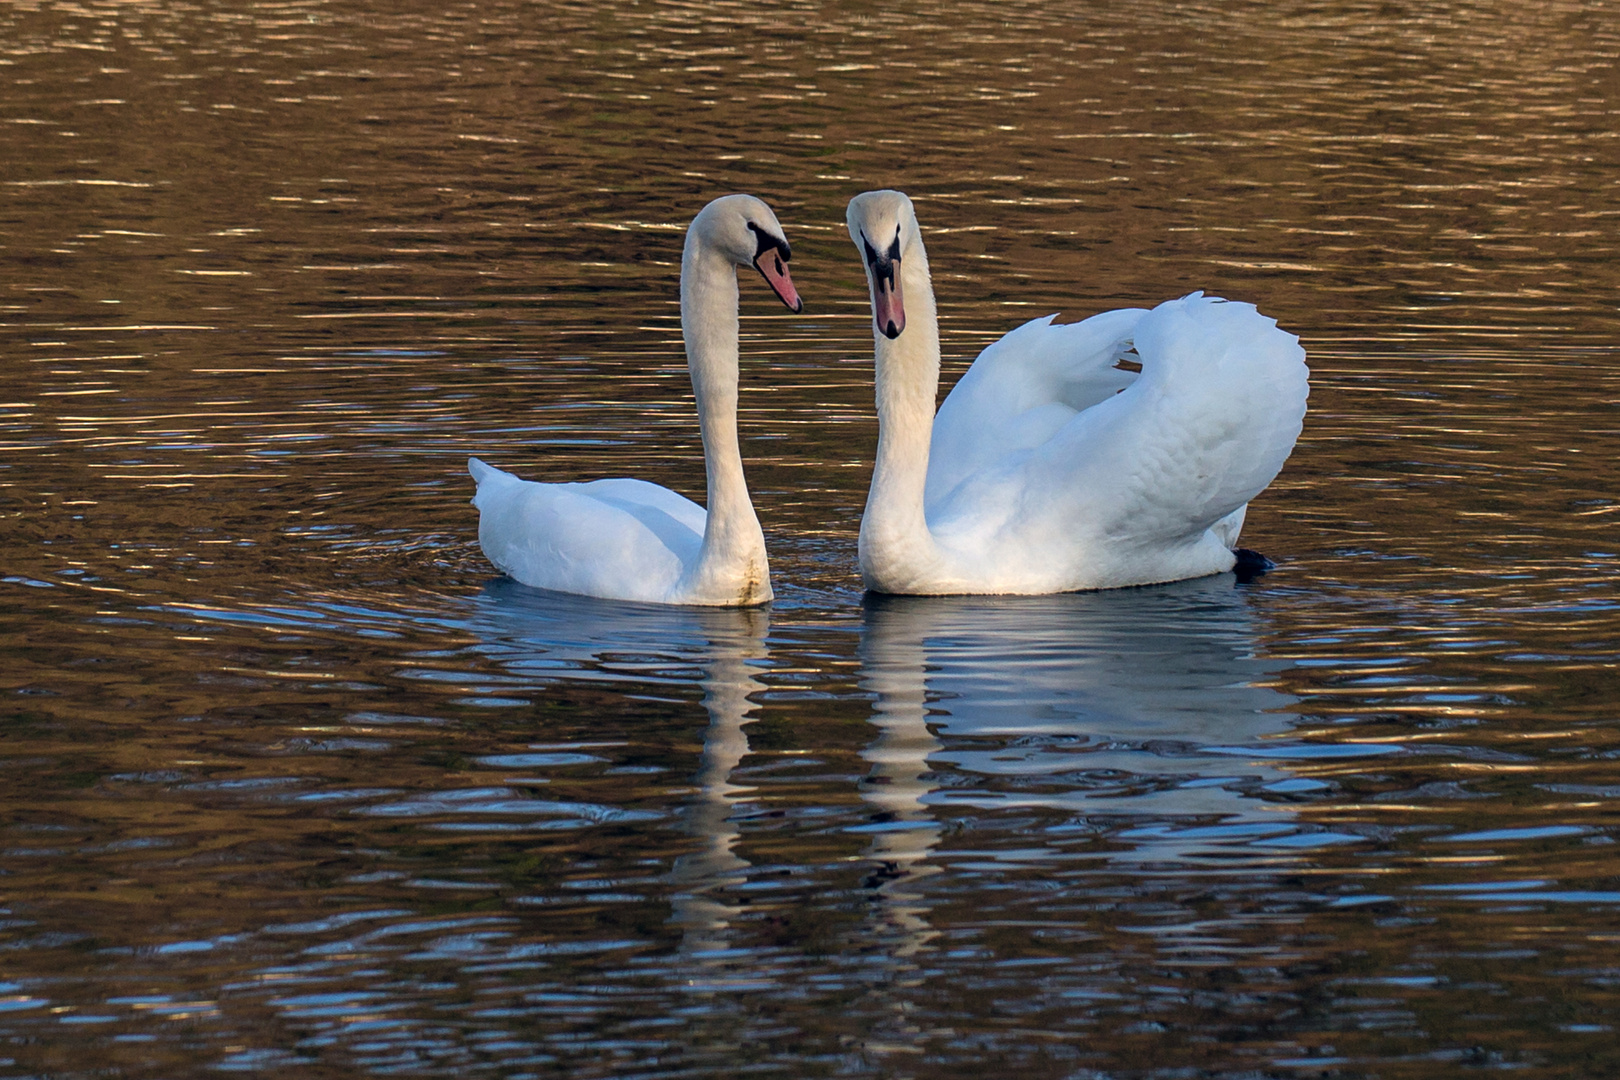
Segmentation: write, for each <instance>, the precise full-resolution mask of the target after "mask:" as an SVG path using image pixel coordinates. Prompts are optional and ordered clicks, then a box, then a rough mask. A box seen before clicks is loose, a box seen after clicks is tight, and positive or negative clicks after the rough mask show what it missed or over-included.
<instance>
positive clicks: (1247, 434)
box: [848, 191, 1309, 594]
mask: <svg viewBox="0 0 1620 1080" xmlns="http://www.w3.org/2000/svg"><path fill="white" fill-rule="evenodd" d="M848 221H849V232H850V237H851V239H853V240H854V241H855V245H856V247H857V248H859V249H861V251H862V253H863V261H864V262H865V264H866V272H867V280H868V284H869V285H870V287H871V295H872V306H873V314H874V322H875V334H874V340H875V343H876V364H877V407H878V428H879V434H878V449H877V463H876V467H875V469H874V471H873V475H872V487H871V491H870V493H869V494H868V496H867V501H866V512H865V514H864V515H863V516H862V518H861V535H860V566H861V576H862V577H863V578H864V579H865V582H866V586H867V588H869V589H872V590H875V591H878V592H888V593H921V594H947V593H1023V594H1036V593H1054V592H1069V591H1074V590H1079V589H1107V588H1117V587H1120V586H1126V585H1147V584H1153V583H1157V582H1163V581H1175V580H1179V579H1182V578H1191V577H1199V576H1202V575H1205V574H1216V573H1222V572H1224V571H1227V570H1231V569H1232V568H1233V565H1234V563H1235V562H1236V561H1237V556H1236V554H1235V553H1234V551H1233V548H1234V546H1235V544H1236V542H1237V537H1238V532H1239V530H1240V529H1241V528H1242V526H1243V515H1244V511H1245V509H1246V507H1247V504H1248V502H1249V500H1250V499H1252V498H1254V497H1255V496H1256V495H1258V494H1259V493H1260V492H1261V491H1263V490H1264V489H1265V487H1266V485H1267V484H1269V483H1271V481H1272V478H1274V477H1275V476H1276V475H1277V472H1278V470H1279V469H1281V468H1282V464H1283V462H1284V461H1285V460H1286V459H1287V457H1288V454H1289V452H1290V451H1291V450H1292V449H1293V446H1294V440H1295V439H1296V438H1297V437H1298V435H1299V431H1300V425H1301V422H1302V421H1303V418H1304V415H1305V399H1306V396H1307V394H1308V393H1309V386H1308V383H1307V378H1308V374H1309V373H1308V371H1307V369H1306V367H1305V353H1304V350H1302V349H1301V348H1300V347H1299V341H1298V339H1297V338H1295V337H1294V336H1293V335H1291V334H1287V333H1284V332H1283V331H1281V330H1279V329H1277V324H1276V322H1275V321H1274V320H1272V319H1268V318H1266V317H1265V316H1263V315H1261V314H1259V313H1258V312H1257V311H1255V309H1254V307H1253V306H1251V305H1249V304H1237V303H1228V302H1227V301H1224V300H1220V299H1217V298H1215V297H1206V296H1203V295H1202V294H1200V293H1194V294H1192V295H1191V296H1186V297H1183V298H1181V299H1179V300H1171V301H1169V302H1167V303H1164V304H1160V305H1159V306H1158V307H1156V308H1154V309H1153V310H1152V311H1144V310H1141V309H1137V308H1131V309H1124V310H1119V311H1109V312H1105V313H1103V314H1101V315H1096V316H1093V317H1092V318H1090V319H1087V320H1085V321H1084V322H1081V323H1075V324H1073V325H1068V326H1054V325H1053V324H1052V317H1050V316H1048V317H1047V318H1044V319H1036V320H1034V321H1033V322H1029V323H1025V324H1024V325H1023V326H1021V327H1019V328H1018V329H1016V330H1014V331H1012V332H1011V333H1010V334H1008V335H1007V336H1006V337H1004V338H1002V339H1001V340H1000V341H998V342H996V343H994V344H993V345H991V346H990V347H989V348H987V349H985V350H984V352H983V353H981V354H980V356H979V358H978V360H977V361H976V362H975V363H974V364H973V366H972V368H970V369H969V370H968V372H967V374H966V375H964V376H963V377H962V379H961V381H959V382H958V383H957V385H956V386H955V388H953V389H952V391H951V393H950V396H949V397H947V398H946V400H945V403H944V404H943V405H942V406H940V409H939V414H938V415H937V416H936V415H934V400H935V395H936V393H937V391H938V387H939V327H938V322H937V319H936V316H935V309H934V293H933V286H932V284H931V282H930V278H929V273H928V255H927V252H926V251H925V250H924V248H923V243H922V235H921V233H920V231H919V229H918V227H917V219H916V216H915V213H914V211H913V210H912V206H911V200H910V199H908V198H906V196H904V195H903V194H901V193H900V192H897V191H874V192H867V193H865V194H863V195H858V196H856V197H855V199H854V200H853V201H851V203H850V205H849V217H848ZM1132 349H1134V352H1135V355H1134V356H1132V355H1131V350H1132ZM1121 359H1133V360H1140V364H1141V372H1140V373H1137V372H1136V371H1132V370H1124V369H1122V368H1121V367H1119V366H1117V365H1118V364H1119V361H1120V360H1121Z"/></svg>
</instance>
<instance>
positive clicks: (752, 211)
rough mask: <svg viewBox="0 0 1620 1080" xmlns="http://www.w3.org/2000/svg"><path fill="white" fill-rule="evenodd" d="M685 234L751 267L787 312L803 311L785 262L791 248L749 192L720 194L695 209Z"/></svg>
mask: <svg viewBox="0 0 1620 1080" xmlns="http://www.w3.org/2000/svg"><path fill="white" fill-rule="evenodd" d="M687 235H688V237H690V238H692V239H695V240H697V241H699V242H701V243H702V244H703V245H704V246H706V247H709V248H712V249H714V250H715V251H718V252H720V254H722V255H724V256H725V257H726V258H728V259H730V260H731V261H732V262H733V263H735V264H736V265H738V266H752V267H753V268H754V269H756V270H758V271H759V272H760V274H761V275H762V276H763V277H764V278H765V282H766V284H768V285H769V286H770V287H771V289H772V290H773V291H774V292H775V293H776V295H777V297H778V298H780V299H781V301H782V303H784V304H786V305H787V307H788V310H789V311H792V312H794V313H795V314H797V313H798V312H800V311H803V310H804V301H803V300H800V299H799V290H798V289H795V288H794V287H793V278H792V276H791V275H789V273H788V261H789V260H790V259H792V258H793V249H792V248H790V247H788V242H787V237H786V236H785V235H783V233H782V226H781V225H780V224H779V223H778V222H777V220H776V215H775V214H773V213H771V208H770V207H768V206H766V205H765V204H764V202H762V201H761V200H759V199H756V198H754V197H753V196H752V195H722V196H721V197H720V198H718V199H716V200H714V201H713V202H711V203H710V204H709V205H708V206H705V207H704V208H703V209H702V210H700V211H698V216H697V217H695V218H693V219H692V225H691V227H690V228H689V229H688V230H687Z"/></svg>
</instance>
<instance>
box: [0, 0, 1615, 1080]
mask: <svg viewBox="0 0 1620 1080" xmlns="http://www.w3.org/2000/svg"><path fill="white" fill-rule="evenodd" d="M1072 7H1073V6H1072V5H1046V4H1036V3H1027V4H1025V3H1012V2H998V3H984V4H975V3H933V4H928V5H904V6H902V5H887V6H886V5H871V4H863V5H847V4H808V3H783V4H770V5H733V4H726V3H711V4H682V3H673V2H671V3H658V4H653V3H642V4H636V3H631V2H628V0H624V2H620V3H615V4H589V5H585V4H581V5H568V4H526V3H525V4H518V3H499V2H486V3H479V4H470V3H463V4H453V5H445V4H439V3H436V4H426V3H417V2H414V0H407V2H403V3H394V4H389V5H366V4H361V3H339V2H322V0H288V2H285V3H278V4H253V5H249V4H246V3H240V2H234V0H219V2H210V3H203V4H192V5H171V4H159V3H156V2H151V3H141V2H125V3H116V4H114V3H110V2H99V0H84V2H82V3H65V2H64V3H56V2H48V0H33V2H19V3H13V4H11V5H8V6H7V7H5V8H4V9H3V10H0V86H3V87H4V92H3V93H0V260H3V261H0V265H3V266H4V268H5V269H4V274H3V275H0V350H3V353H0V355H3V356H4V364H3V366H0V446H3V453H0V515H3V517H4V522H5V524H4V532H3V536H4V546H3V548H0V558H3V563H0V578H3V582H0V650H3V653H0V655H3V657H4V663H3V666H0V694H3V695H4V702H5V704H4V707H3V709H0V725H3V726H0V777H3V782H0V806H3V813H0V1069H3V1071H4V1073H5V1075H16V1076H46V1075H49V1076H56V1077H69V1076H88V1075H91V1074H95V1075H99V1076H108V1075H116V1076H178V1075H229V1074H231V1073H233V1072H235V1073H254V1074H264V1075H277V1074H278V1073H279V1074H284V1075H295V1074H296V1075H301V1076H351V1075H397V1074H405V1075H412V1074H415V1075H444V1074H446V1073H449V1072H451V1071H452V1070H453V1071H456V1072H458V1073H461V1074H465V1075H489V1076H502V1077H518V1076H523V1075H533V1076H572V1077H590V1076H614V1077H621V1076H646V1077H664V1076H670V1077H673V1076H693V1075H700V1076H728V1077H729V1076H739V1075H745V1074H746V1075H755V1074H757V1075H780V1076H788V1077H800V1076H830V1075H850V1076H885V1077H889V1076H893V1077H903V1076H916V1075H933V1076H961V1077H978V1076H986V1075H1003V1074H1005V1073H1006V1072H1007V1071H1008V1070H1009V1069H1016V1070H1019V1071H1020V1073H1021V1074H1022V1075H1027V1076H1030V1077H1054V1078H1057V1077H1070V1078H1073V1077H1084V1078H1099V1077H1110V1078H1125V1077H1131V1078H1135V1077H1167V1078H1168V1077H1190V1076H1221V1077H1227V1076H1230V1077H1238V1076H1245V1077H1253V1076H1279V1077H1287V1076H1312V1075H1327V1074H1336V1075H1343V1076H1356V1077H1360V1076H1374V1075H1376V1076H1380V1077H1452V1076H1456V1075H1469V1074H1472V1073H1473V1072H1477V1071H1489V1070H1496V1069H1513V1070H1516V1071H1517V1072H1518V1073H1519V1074H1520V1075H1528V1076H1537V1077H1541V1076H1545V1077H1573V1076H1581V1077H1587V1076H1590V1077H1606V1076H1611V1075H1614V1074H1615V1072H1616V1071H1620V1060H1617V1057H1620V1055H1617V1053H1616V1049H1615V1047H1616V1046H1617V1045H1620V1044H1617V1041H1616V1037H1615V1033H1614V1030H1613V1028H1614V1023H1615V1021H1614V1020H1613V1017H1614V1016H1615V1013H1616V1002H1615V996H1614V995H1615V989H1616V987H1617V986H1620V921H1617V919H1620V882H1617V876H1620V872H1617V866H1620V863H1617V861H1616V855H1615V850H1616V849H1615V846H1614V841H1615V838H1616V818H1615V811H1614V807H1615V800H1616V799H1617V798H1620V766H1617V765H1616V758H1617V756H1620V738H1617V732H1616V725H1615V713H1614V708H1613V701H1614V699H1615V696H1616V690H1617V676H1616V671H1617V664H1620V645H1617V643H1616V641H1617V635H1616V629H1617V626H1620V618H1617V616H1616V601H1615V597H1616V594H1615V587H1614V583H1613V582H1614V568H1615V564H1616V559H1617V558H1620V548H1617V547H1616V543H1617V539H1616V531H1617V529H1620V520H1617V518H1620V505H1617V503H1616V492H1615V490H1614V486H1613V482H1612V462H1613V461H1614V459H1615V456H1616V451H1617V449H1620V423H1617V420H1616V416H1617V413H1616V409H1617V407H1620V378H1617V375H1616V364H1615V360H1616V353H1615V340H1616V329H1617V321H1620V320H1617V314H1616V307H1615V303H1616V302H1615V296H1616V295H1617V294H1620V288H1617V286H1620V269H1616V267H1617V265H1620V263H1617V262H1616V259H1615V255H1616V244H1615V240H1614V236H1615V218H1616V216H1617V215H1620V210H1616V209H1615V206H1614V201H1615V200H1614V194H1615V186H1614V181H1613V177H1614V176H1615V175H1616V168H1617V166H1620V160H1617V159H1620V152H1617V151H1620V147H1617V140H1616V138H1615V135H1614V130H1615V116H1616V108H1617V104H1616V103H1617V101H1620V67H1617V58H1620V36H1617V34H1616V31H1615V29H1614V27H1613V20H1612V19H1610V18H1608V17H1607V16H1608V12H1607V11H1606V9H1605V6H1604V5H1601V4H1598V5H1592V4H1577V3H1572V2H1557V0H1554V2H1550V3H1546V4H1541V5H1534V6H1527V5H1497V4H1486V3H1472V4H1470V3H1461V2H1457V3H1444V2H1434V3H1426V4H1419V5H1406V6H1404V7H1400V6H1387V5H1386V6H1380V5H1374V4H1355V3H1347V4H1342V5H1324V4H1288V5H1281V6H1277V7H1274V8H1269V9H1267V10H1266V11H1265V12H1264V13H1262V12H1260V11H1258V10H1257V9H1254V8H1253V7H1252V6H1250V5H1241V4H1236V3H1226V2H1217V3H1204V4H1193V5H1171V4H1166V3H1160V2H1156V0H1147V2H1142V3H1135V4H1129V5H1113V4H1102V5H1096V6H1095V8H1096V9H1095V10H1091V11H1079V10H1075V11H1073V12H1071V11H1069V10H1068V9H1070V8H1072ZM876 186H899V187H903V188H905V189H906V190H908V191H909V192H910V193H911V195H912V196H913V197H914V198H915V199H916V201H917V205H918V210H919V216H920V217H921V219H922V224H923V227H924V230H925V235H926V236H927V238H928V243H929V250H930V255H931V258H932V262H933V264H934V269H935V279H936V286H937V288H938V291H939V295H940V303H941V313H942V326H943V331H942V333H943V338H944V348H945V351H946V354H947V355H946V373H945V378H946V383H947V385H948V384H949V383H950V382H951V381H953V380H954V378H955V377H956V376H957V375H958V374H959V373H960V372H961V370H963V368H964V367H965V365H966V363H967V362H968V361H970V360H971V358H972V357H973V355H975V354H976V352H977V350H978V349H979V348H980V347H981V346H982V345H983V344H984V343H985V342H987V341H989V340H992V339H993V338H994V337H996V336H998V335H999V334H1001V333H1003V332H1004V331H1005V330H1006V329H1008V328H1009V327H1010V326H1012V325H1015V324H1016V323H1017V322H1019V321H1021V320H1022V319H1024V318H1027V317H1032V316H1036V315H1042V314H1045V313H1047V312H1049V311H1053V310H1059V311H1062V312H1064V313H1065V316H1066V317H1071V318H1078V317H1083V316H1085V315H1087V314H1090V313H1092V312H1094V311H1096V310H1099V309H1101V308H1106V307H1113V306H1123V305H1140V304H1143V303H1150V302H1153V301H1156V300H1159V299H1163V298H1166V297H1169V296H1173V295H1177V294H1179V293H1181V292H1185V291H1188V290H1190V289H1194V288H1204V289H1208V290H1210V291H1213V292H1218V293H1220V294H1223V295H1228V296H1232V297H1236V298H1240V299H1245V300H1251V301H1254V302H1257V303H1258V304H1259V305H1260V306H1261V307H1262V309H1263V310H1265V311H1266V312H1268V313H1269V314H1271V315H1273V316H1275V317H1277V318H1278V319H1279V320H1281V322H1282V324H1283V325H1284V326H1285V327H1287V328H1288V329H1290V330H1292V331H1294V332H1296V333H1298V334H1300V335H1301V338H1302V340H1303V342H1304V344H1305V346H1306V348H1307V350H1308V352H1309V354H1310V357H1311V363H1312V368H1313V373H1314V375H1313V392H1312V398H1311V412H1310V415H1309V417H1308V418H1307V421H1306V427H1305V432H1304V435H1303V437H1302V438H1301V441H1300V444H1299V447H1298V449H1297V450H1296V452H1295V454H1294V457H1293V458H1292V459H1291V461H1290V462H1289V464H1288V466H1287V467H1286V469H1285V471H1284V472H1283V474H1282V476H1281V477H1280V478H1279V479H1278V481H1277V483H1276V484H1274V485H1273V486H1272V488H1271V489H1270V490H1269V491H1268V492H1267V493H1266V494H1265V495H1264V496H1263V497H1262V498H1261V499H1259V500H1257V502H1256V503H1255V504H1254V506H1253V508H1252V509H1251V512H1250V515H1249V523H1248V525H1247V527H1246V531H1245V541H1246V542H1247V543H1249V544H1251V545H1252V546H1254V547H1257V548H1259V549H1260V550H1262V551H1265V552H1267V553H1268V554H1270V555H1271V556H1272V557H1273V558H1274V559H1276V560H1277V561H1278V562H1279V564H1280V566H1279V569H1278V570H1277V571H1276V572H1275V573H1273V574H1271V575H1269V576H1267V577H1265V578H1262V579H1261V580H1259V581H1258V582H1255V583H1253V584H1250V585H1244V586H1238V585H1236V584H1235V583H1234V582H1233V580H1232V579H1231V578H1230V577H1225V578H1211V579H1207V580H1203V581H1195V582H1185V583H1181V584H1179V585H1175V586H1169V587H1164V588H1154V589H1140V590H1128V591H1123V592H1118V593H1109V594H1100V595H1077V596H1062V597H1051V598H1041V599H1034V600H1019V601H1007V600H994V599H954V600H904V599H886V600H885V599H873V598H866V599H863V598H862V596H861V594H860V591H859V585H858V580H857V578H856V577H855V575H854V573H853V564H854V548H855V530H856V523H857V520H858V515H859V510H860V506H861V504H862V501H863V499H864V492H865V484H866V480H867V478H868V475H869V470H870V465H871V455H872V449H873V445H874V442H875V422H874V418H873V414H872V407H871V384H870V380H871V368H870V364H869V358H870V349H871V339H870V331H869V329H868V324H867V321H866V320H867V316H866V310H865V305H866V300H865V294H864V285H863V283H862V279H861V275H860V271H859V266H858V263H857V261H856V257H855V253H854V251H853V250H852V249H851V248H850V247H849V244H848V240H847V238H846V237H845V236H844V235H843V226H842V215H843V206H844V204H845V202H846V201H847V199H848V198H849V196H851V195H852V194H854V193H856V192H857V191H860V190H863V189H865V188H869V187H876ZM736 189H744V190H749V191H752V192H754V193H756V194H759V195H761V196H763V197H765V198H767V199H768V200H769V201H770V202H771V203H772V205H773V206H774V207H775V209H776V210H777V212H778V214H779V216H780V217H781V219H782V221H783V223H784V225H785V226H786V228H787V231H788V235H789V237H790V239H791V240H792V242H793V244H794V250H795V260H794V276H795V279H796V280H797V282H798V284H799V286H800V289H801V291H802V293H803V295H804V296H805V299H806V312H807V313H806V314H805V315H804V316H801V317H794V316H791V315H788V314H786V313H784V312H782V311H781V309H780V308H779V307H778V306H776V304H775V301H774V300H773V299H772V298H771V297H770V296H769V294H768V293H767V292H766V290H765V289H764V288H763V287H762V286H760V285H759V283H758V282H755V281H751V280H745V281H744V305H743V332H744V345H743V348H744V355H745V360H744V389H743V404H742V429H743V435H744V452H745V455H746V457H747V459H748V464H749V479H750V483H751V486H752V489H753V491H754V495H755V500H756V503H757V504H758V506H759V508H760V511H761V516H762V518H763V520H764V523H765V527H766V530H767V538H768V542H769V544H770V548H771V557H772V560H773V570H774V573H775V578H776V583H777V595H778V600H777V602H776V603H775V604H774V605H773V606H772V607H771V608H770V609H769V610H768V611H759V612H694V611H656V610H651V611H650V610H647V609H642V608H635V607H626V606H619V605H613V604H601V603H591V602H585V601H579V600H571V599H566V598H558V597H554V596H547V595H544V594H537V593H533V592H530V591H528V590H525V589H523V588H521V587H517V586H514V585H512V584H511V583H509V582H503V581H500V580H497V579H495V577H494V575H493V574H492V572H491V571H490V569H489V567H488V566H487V564H486V563H485V562H484V560H483V559H482V557H481V555H480V553H479V551H478V548H477V541H476V518H475V512H474V511H473V510H472V508H471V507H470V506H468V505H467V500H468V498H469V497H470V494H471V484H470V482H469V481H468V479H467V478H466V476H465V473H464V462H465V458H466V457H467V455H468V454H469V453H472V452H477V453H478V454H480V455H481V456H484V457H486V458H487V459H488V460H490V461H491V462H493V463H496V464H500V465H502V466H505V467H512V468H516V469H518V470H520V471H521V472H524V473H525V474H527V475H530V476H540V477H547V478H556V479H565V478H570V479H571V478H585V477H591V476H598V475H604V474H606V475H637V476H643V477H646V478H649V479H652V480H656V481H659V482H662V483H666V484H668V485H670V486H673V487H675V488H676V489H677V490H681V491H683V492H686V493H688V494H692V495H694V496H696V497H701V487H700V485H701V481H702V470H701V464H700V460H701V459H700V450H699V447H698V441H697V432H696V426H695V424H694V422H693V415H692V406H691V399H690V393H689V388H688V386H687V383H686V379H685V370H684V361H683V358H682V356H681V353H680V345H679V327H678V318H677V313H676V304H675V299H676V278H677V273H678V256H679V250H680V242H681V233H682V229H683V228H684V225H685V222H686V220H687V219H688V218H689V217H690V215H691V214H692V213H693V212H695V210H696V209H697V208H698V207H699V206H701V205H702V203H703V202H704V201H706V200H707V199H708V198H709V197H711V196H712V195H714V194H718V193H721V192H724V191H728V190H736ZM844 361H855V362H854V363H845V362H844Z"/></svg>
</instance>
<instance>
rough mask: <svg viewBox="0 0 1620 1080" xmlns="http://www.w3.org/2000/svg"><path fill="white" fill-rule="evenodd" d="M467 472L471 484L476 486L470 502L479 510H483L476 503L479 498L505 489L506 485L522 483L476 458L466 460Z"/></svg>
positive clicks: (481, 505) (507, 473) (509, 474)
mask: <svg viewBox="0 0 1620 1080" xmlns="http://www.w3.org/2000/svg"><path fill="white" fill-rule="evenodd" d="M467 472H468V473H469V474H471V476H472V478H473V482H474V483H476V484H477V485H478V491H477V493H476V494H474V495H473V500H472V502H473V505H474V506H476V507H478V508H479V509H480V510H482V509H483V504H482V503H480V502H479V501H478V500H479V498H480V497H481V496H484V495H486V494H488V493H490V492H492V491H497V490H500V489H502V488H505V487H506V486H507V485H508V484H519V483H522V481H521V480H519V479H518V478H517V477H515V476H513V475H512V474H511V473H509V472H502V471H501V470H500V469H497V468H496V467H495V466H493V465H490V464H487V463H485V462H482V461H479V460H478V459H477V458H468V459H467Z"/></svg>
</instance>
